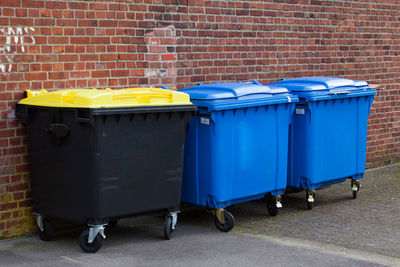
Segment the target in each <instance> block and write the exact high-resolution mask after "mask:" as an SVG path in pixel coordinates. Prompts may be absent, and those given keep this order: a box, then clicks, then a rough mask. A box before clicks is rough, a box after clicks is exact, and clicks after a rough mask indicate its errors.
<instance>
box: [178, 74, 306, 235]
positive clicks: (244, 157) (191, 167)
mask: <svg viewBox="0 0 400 267" xmlns="http://www.w3.org/2000/svg"><path fill="white" fill-rule="evenodd" d="M180 91H181V92H185V93H187V94H189V95H190V99H191V101H192V103H193V104H195V105H196V106H197V115H196V116H195V118H193V119H192V121H191V122H190V124H189V130H188V135H187V139H186V144H185V153H184V154H185V156H184V167H183V168H184V170H183V181H182V202H183V203H188V204H193V205H197V206H201V207H207V208H211V209H212V211H213V213H214V214H215V225H216V227H217V228H218V229H219V230H221V231H224V232H228V231H230V230H231V229H232V228H233V226H234V217H233V215H232V214H231V213H229V212H228V211H226V210H225V207H228V206H231V205H233V204H238V203H242V202H247V201H251V200H255V199H260V198H263V197H265V196H267V197H268V199H269V201H268V207H269V211H270V213H271V215H275V214H276V212H277V207H279V206H281V204H280V194H282V193H284V191H285V188H286V175H287V153H288V139H287V138H288V134H289V123H290V120H291V117H292V113H293V112H294V108H295V102H297V101H298V98H297V97H296V96H293V95H291V94H289V92H288V90H287V89H285V88H282V87H277V86H271V87H264V86H262V85H261V84H260V83H258V82H256V81H253V82H251V83H243V82H241V83H213V84H200V85H198V86H194V87H190V88H185V89H182V90H180Z"/></svg>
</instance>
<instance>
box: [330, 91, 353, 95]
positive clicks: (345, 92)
mask: <svg viewBox="0 0 400 267" xmlns="http://www.w3.org/2000/svg"><path fill="white" fill-rule="evenodd" d="M348 93H349V91H336V92H329V93H328V95H346V94H348Z"/></svg>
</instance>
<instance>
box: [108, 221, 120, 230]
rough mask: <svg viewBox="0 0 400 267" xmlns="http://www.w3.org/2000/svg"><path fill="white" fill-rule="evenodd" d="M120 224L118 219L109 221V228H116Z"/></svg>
mask: <svg viewBox="0 0 400 267" xmlns="http://www.w3.org/2000/svg"><path fill="white" fill-rule="evenodd" d="M117 224H118V219H115V220H110V221H108V224H107V227H109V228H115V227H116V226H117Z"/></svg>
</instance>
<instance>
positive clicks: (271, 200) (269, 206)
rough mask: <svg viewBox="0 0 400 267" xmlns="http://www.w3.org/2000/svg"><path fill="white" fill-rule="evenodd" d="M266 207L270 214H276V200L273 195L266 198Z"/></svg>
mask: <svg viewBox="0 0 400 267" xmlns="http://www.w3.org/2000/svg"><path fill="white" fill-rule="evenodd" d="M267 209H268V213H269V215H271V216H276V215H277V214H278V207H277V206H276V201H275V199H274V198H273V197H271V198H269V199H268V200H267Z"/></svg>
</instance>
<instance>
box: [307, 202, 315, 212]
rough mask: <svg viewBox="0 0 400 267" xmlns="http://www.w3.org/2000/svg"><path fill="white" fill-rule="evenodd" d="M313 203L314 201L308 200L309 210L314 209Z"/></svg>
mask: <svg viewBox="0 0 400 267" xmlns="http://www.w3.org/2000/svg"><path fill="white" fill-rule="evenodd" d="M313 204H314V202H308V201H307V209H308V210H312V208H313Z"/></svg>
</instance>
